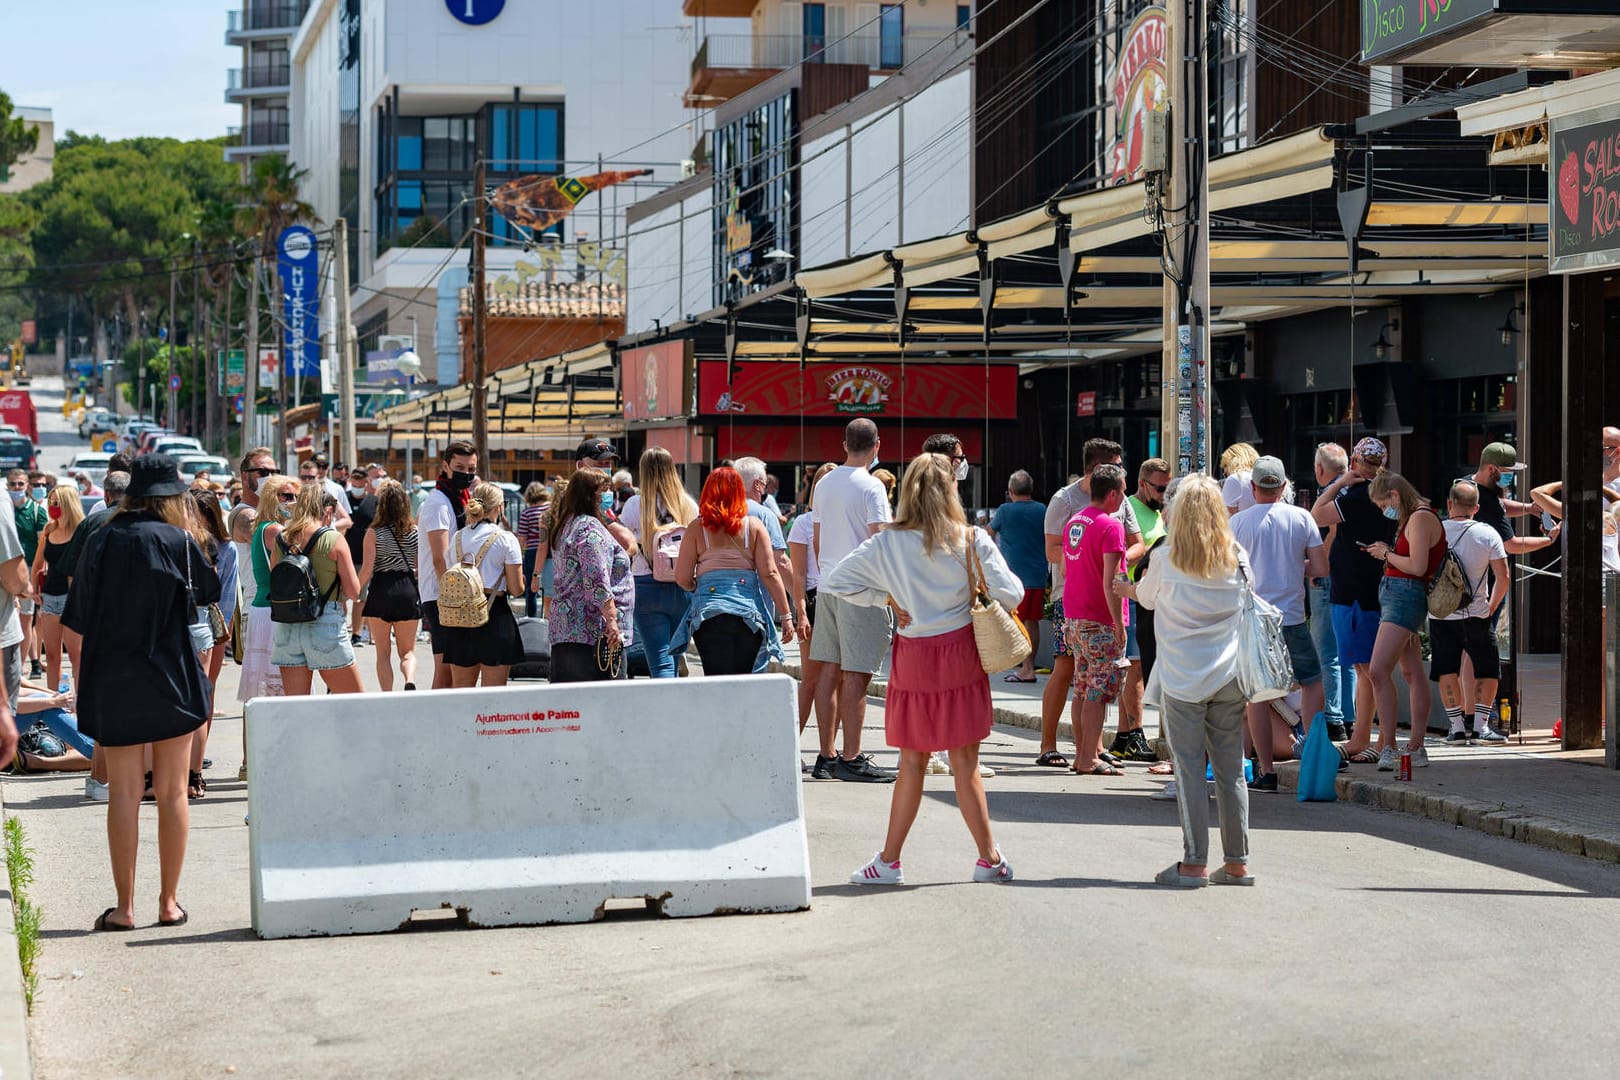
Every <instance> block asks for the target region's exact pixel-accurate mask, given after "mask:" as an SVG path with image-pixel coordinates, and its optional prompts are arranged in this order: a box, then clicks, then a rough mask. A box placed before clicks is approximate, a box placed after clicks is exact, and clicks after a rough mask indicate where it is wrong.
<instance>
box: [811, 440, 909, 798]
mask: <svg viewBox="0 0 1620 1080" xmlns="http://www.w3.org/2000/svg"><path fill="white" fill-rule="evenodd" d="M879 445H880V441H879V439H878V431H877V425H876V424H874V423H872V421H870V420H867V419H865V418H861V419H858V420H851V421H850V422H849V426H848V427H846V428H845V429H844V464H842V465H840V466H839V467H838V468H836V469H834V470H833V471H832V472H830V473H828V474H827V475H826V476H824V477H822V478H821V483H819V484H817V485H816V524H815V534H814V542H815V551H816V558H817V559H818V560H819V561H820V565H821V573H822V575H823V576H825V575H827V574H830V573H832V571H833V568H834V567H835V566H837V565H838V564H839V562H841V561H842V560H843V559H844V557H845V556H847V555H848V554H849V553H850V552H852V551H854V550H855V549H856V548H858V547H860V546H861V545H862V544H864V543H866V541H867V540H868V539H869V538H870V537H872V536H875V535H876V534H877V533H878V531H879V530H880V529H882V528H883V526H884V525H886V524H888V522H889V520H890V517H889V497H888V493H887V492H885V491H884V489H883V482H882V481H880V480H879V479H878V478H877V477H875V476H873V475H872V469H873V468H874V467H875V466H876V465H877V460H878V447H879ZM893 633H894V631H893V628H892V627H891V626H890V624H889V612H888V611H887V610H886V609H884V608H880V607H862V606H860V605H858V604H852V603H850V602H848V601H847V600H840V599H838V598H837V597H834V596H818V597H817V599H816V632H815V636H814V637H813V638H812V639H811V642H810V658H811V659H812V660H818V661H820V662H821V663H822V665H823V667H822V669H821V677H820V679H819V680H818V682H817V684H816V714H817V715H818V716H831V715H833V711H832V710H833V699H834V698H835V697H836V698H837V708H838V720H839V724H840V726H841V727H842V728H843V731H844V749H843V752H842V753H841V754H839V755H838V757H837V758H836V759H835V760H834V761H831V762H829V761H827V760H826V759H825V757H824V756H818V757H817V758H816V771H818V772H821V773H823V774H825V773H826V772H827V771H828V770H829V769H830V771H831V773H832V775H833V776H834V777H836V778H837V779H839V780H850V781H864V782H866V783H879V784H883V783H893V782H894V777H895V774H894V772H893V771H891V770H889V769H883V768H879V767H878V766H877V765H875V764H874V763H873V762H872V758H871V755H869V754H863V753H861V727H862V725H863V724H865V723H866V688H867V685H868V684H869V683H871V681H872V676H873V675H874V674H875V673H876V672H877V670H878V668H879V667H881V666H882V665H883V657H884V655H885V654H886V653H887V652H888V651H889V640H890V637H891V636H892V635H893Z"/></svg>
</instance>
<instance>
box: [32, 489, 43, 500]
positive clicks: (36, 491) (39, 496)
mask: <svg viewBox="0 0 1620 1080" xmlns="http://www.w3.org/2000/svg"><path fill="white" fill-rule="evenodd" d="M45 494H46V493H45V489H44V488H42V487H37V488H35V489H34V490H33V496H34V498H36V499H38V500H39V501H40V502H44V501H45Z"/></svg>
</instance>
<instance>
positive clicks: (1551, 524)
mask: <svg viewBox="0 0 1620 1080" xmlns="http://www.w3.org/2000/svg"><path fill="white" fill-rule="evenodd" d="M1557 527H1558V519H1557V518H1555V517H1553V516H1552V515H1551V514H1549V513H1547V512H1546V511H1545V510H1543V511H1542V512H1541V531H1542V532H1552V531H1553V530H1554V529H1556V528H1557Z"/></svg>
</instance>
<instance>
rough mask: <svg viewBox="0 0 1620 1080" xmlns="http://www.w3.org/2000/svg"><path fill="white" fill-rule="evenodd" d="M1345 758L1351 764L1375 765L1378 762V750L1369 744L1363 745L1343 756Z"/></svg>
mask: <svg viewBox="0 0 1620 1080" xmlns="http://www.w3.org/2000/svg"><path fill="white" fill-rule="evenodd" d="M1345 760H1346V761H1348V762H1349V763H1350V764H1352V765H1376V764H1378V751H1376V750H1374V749H1373V748H1372V747H1370V746H1364V747H1362V748H1361V749H1360V750H1357V751H1356V752H1355V753H1353V754H1351V755H1350V756H1349V757H1347V758H1345Z"/></svg>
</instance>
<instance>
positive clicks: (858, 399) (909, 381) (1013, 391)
mask: <svg viewBox="0 0 1620 1080" xmlns="http://www.w3.org/2000/svg"><path fill="white" fill-rule="evenodd" d="M735 368H736V375H735V377H734V378H733V379H731V380H730V381H728V380H727V378H726V363H725V361H723V360H705V361H703V362H702V363H700V364H698V403H697V408H698V413H699V415H702V416H710V417H719V416H728V415H734V414H737V413H744V414H746V415H747V416H749V417H750V418H752V419H757V418H760V417H766V418H769V419H772V420H791V419H795V418H797V417H798V416H800V415H801V414H802V415H804V416H806V417H821V418H827V417H831V418H835V419H838V420H844V421H849V420H853V419H855V418H856V417H857V416H866V417H870V418H871V419H873V420H875V421H877V422H878V423H880V424H882V423H885V422H887V423H894V422H897V421H898V420H899V419H900V418H901V417H902V416H903V417H905V418H906V421H907V422H908V423H909V422H910V421H913V420H980V421H982V420H984V419H985V418H986V417H987V416H988V418H989V419H991V420H1013V419H1016V418H1017V415H1018V367H1017V365H1016V364H992V365H991V366H990V370H989V374H988V377H987V376H986V372H985V369H984V368H983V367H980V366H974V365H967V364H962V365H949V366H947V365H942V364H914V365H908V366H907V367H906V370H905V375H904V378H902V377H901V371H900V365H899V364H868V363H862V362H859V361H857V362H854V363H849V364H834V363H824V362H823V363H814V364H807V365H805V367H804V369H803V370H802V371H801V370H800V368H799V365H798V364H796V363H771V362H767V361H758V362H752V363H749V362H744V363H740V364H737V365H735ZM626 396H627V399H628V394H627V395H626Z"/></svg>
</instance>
